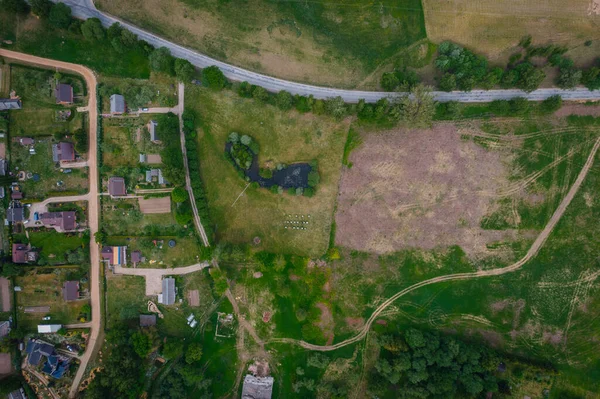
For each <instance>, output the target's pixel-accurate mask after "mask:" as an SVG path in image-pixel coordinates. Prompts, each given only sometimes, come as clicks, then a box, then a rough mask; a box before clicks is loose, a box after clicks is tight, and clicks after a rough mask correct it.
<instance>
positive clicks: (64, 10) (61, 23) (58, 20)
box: [48, 3, 71, 29]
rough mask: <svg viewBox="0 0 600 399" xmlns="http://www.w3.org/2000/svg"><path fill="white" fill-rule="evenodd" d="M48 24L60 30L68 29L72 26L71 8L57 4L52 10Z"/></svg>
mask: <svg viewBox="0 0 600 399" xmlns="http://www.w3.org/2000/svg"><path fill="white" fill-rule="evenodd" d="M48 22H50V24H52V25H54V26H56V27H57V28H60V29H67V28H68V27H69V25H71V7H69V6H68V5H66V4H64V3H56V4H55V5H54V6H53V7H52V9H51V10H50V14H49V15H48Z"/></svg>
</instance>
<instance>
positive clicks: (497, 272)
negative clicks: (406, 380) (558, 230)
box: [269, 138, 600, 352]
mask: <svg viewBox="0 0 600 399" xmlns="http://www.w3.org/2000/svg"><path fill="white" fill-rule="evenodd" d="M598 148H600V138H598V139H597V140H596V143H595V144H594V147H593V148H592V151H591V152H590V155H589V156H588V158H587V161H586V163H585V165H584V166H583V168H582V169H581V171H580V172H579V175H578V176H577V179H576V180H575V182H574V183H573V185H572V186H571V188H570V189H569V192H568V193H567V195H566V196H565V197H564V198H563V200H562V201H561V203H560V205H559V206H558V208H557V209H556V211H554V214H553V215H552V217H551V218H550V220H549V221H548V224H547V225H546V227H544V230H542V232H541V233H540V235H539V236H538V237H537V238H536V240H535V241H534V242H533V244H532V245H531V247H530V248H529V250H528V251H527V254H525V256H524V257H523V258H521V259H520V260H519V261H518V262H516V263H513V264H512V265H509V266H506V267H502V268H499V269H492V270H481V271H477V272H471V273H457V274H449V275H446V276H439V277H435V278H431V279H429V280H425V281H421V282H419V283H416V284H413V285H411V286H410V287H407V288H405V289H403V290H402V291H400V292H398V293H396V294H395V295H393V296H392V297H390V298H388V299H387V300H386V301H385V302H383V303H382V304H381V305H379V307H378V308H377V309H376V310H375V311H374V312H373V314H372V315H371V317H369V319H368V320H367V322H366V323H365V326H364V327H363V328H362V330H361V331H360V332H359V333H358V334H357V335H356V336H354V337H352V338H349V339H347V340H345V341H342V342H339V343H337V344H335V345H323V346H322V345H314V344H311V343H308V342H305V341H301V340H295V339H289V338H276V339H272V340H270V341H269V342H270V343H288V344H294V345H298V346H301V347H303V348H305V349H309V350H313V351H320V352H327V351H333V350H336V349H339V348H342V347H344V346H347V345H350V344H353V343H355V342H358V341H360V340H362V339H363V338H364V337H365V336H366V335H367V333H368V332H369V330H370V328H371V325H372V324H373V322H374V321H375V319H377V318H378V317H379V316H380V315H381V313H382V312H383V311H384V310H385V309H386V308H387V307H388V306H390V305H391V304H392V303H393V302H394V301H396V300H397V299H398V298H401V297H403V296H404V295H406V294H408V293H410V292H412V291H414V290H416V289H418V288H421V287H425V286H427V285H431V284H436V283H441V282H446V281H454V280H470V279H475V278H481V277H490V276H501V275H503V274H506V273H511V272H514V271H517V270H519V269H520V268H521V267H522V266H523V265H524V264H525V263H527V262H528V261H529V260H531V259H532V258H533V257H535V256H536V255H537V253H538V252H539V250H540V248H542V246H543V245H544V243H545V242H546V240H547V239H548V237H549V236H550V234H551V233H552V231H553V230H554V228H555V227H556V225H557V224H558V222H559V220H560V219H561V218H562V216H563V215H564V213H565V211H566V209H567V207H568V206H569V204H570V203H571V201H572V200H573V198H574V197H575V194H577V192H578V191H579V188H580V187H581V184H582V183H583V181H584V180H585V177H586V176H587V174H588V172H589V170H590V168H591V167H592V165H593V164H594V158H595V156H596V153H597V152H598Z"/></svg>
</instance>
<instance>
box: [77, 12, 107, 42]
mask: <svg viewBox="0 0 600 399" xmlns="http://www.w3.org/2000/svg"><path fill="white" fill-rule="evenodd" d="M81 33H82V34H83V37H85V38H86V39H87V40H92V41H99V40H103V39H104V38H105V37H106V33H105V32H104V28H103V27H102V22H100V20H99V19H98V18H89V19H87V20H85V22H84V23H82V24H81Z"/></svg>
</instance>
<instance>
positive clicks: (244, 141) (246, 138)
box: [240, 134, 252, 146]
mask: <svg viewBox="0 0 600 399" xmlns="http://www.w3.org/2000/svg"><path fill="white" fill-rule="evenodd" d="M240 142H241V143H242V144H243V145H246V146H248V145H250V143H251V142H252V137H250V136H248V135H246V134H244V135H243V136H242V137H241V138H240Z"/></svg>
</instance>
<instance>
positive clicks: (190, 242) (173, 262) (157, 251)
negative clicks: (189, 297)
mask: <svg viewBox="0 0 600 399" xmlns="http://www.w3.org/2000/svg"><path fill="white" fill-rule="evenodd" d="M154 240H157V241H159V240H163V241H164V243H163V246H162V248H159V247H158V244H157V245H156V246H155V245H154V243H153V241H154ZM169 240H175V242H176V243H177V245H176V246H175V247H174V248H170V247H169V246H168V245H167V243H168V241H169ZM107 244H108V245H127V246H128V251H129V253H131V251H135V250H138V249H139V250H140V251H142V256H145V257H146V262H142V263H140V267H149V268H167V267H180V266H189V265H192V264H194V263H198V262H199V260H200V245H199V243H198V240H197V239H196V237H195V236H183V237H179V236H161V235H153V236H147V237H140V236H138V237H135V236H111V237H109V238H108V239H107Z"/></svg>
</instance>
